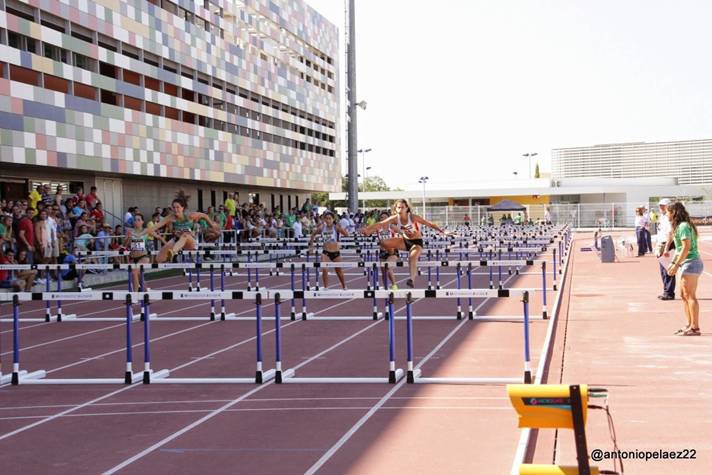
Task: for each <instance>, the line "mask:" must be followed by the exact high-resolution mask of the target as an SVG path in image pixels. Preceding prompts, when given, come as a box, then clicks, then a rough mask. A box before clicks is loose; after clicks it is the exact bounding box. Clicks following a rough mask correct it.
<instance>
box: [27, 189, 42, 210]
mask: <svg viewBox="0 0 712 475" xmlns="http://www.w3.org/2000/svg"><path fill="white" fill-rule="evenodd" d="M29 200H30V208H33V209H37V203H39V202H40V201H41V200H42V185H37V187H36V188H35V189H34V190H32V192H31V193H30V196H29Z"/></svg>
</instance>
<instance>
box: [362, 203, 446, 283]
mask: <svg viewBox="0 0 712 475" xmlns="http://www.w3.org/2000/svg"><path fill="white" fill-rule="evenodd" d="M420 224H423V225H425V226H428V227H429V228H432V229H434V230H436V231H437V232H439V233H441V234H445V235H446V236H451V235H452V233H449V232H445V231H444V230H443V229H442V228H440V226H438V225H436V224H433V223H431V222H430V221H428V220H426V219H424V218H421V217H420V216H418V215H417V214H413V213H412V212H411V210H410V205H409V204H408V201H406V200H404V199H401V200H396V202H395V203H394V204H393V214H392V215H391V216H390V217H388V218H386V219H384V220H383V221H380V222H378V223H376V224H374V225H372V226H366V227H365V228H363V229H362V231H361V232H362V233H363V234H366V235H369V234H371V233H373V231H375V230H376V229H378V228H379V227H383V226H391V225H393V226H394V227H395V228H396V230H397V232H399V233H400V234H401V237H394V238H389V239H385V240H383V241H381V242H380V243H379V245H380V246H381V249H384V250H386V251H389V252H392V251H394V250H402V251H408V269H409V271H410V279H408V280H407V281H406V285H407V286H408V287H410V288H413V287H415V284H414V281H415V276H416V275H417V272H418V257H420V253H421V252H423V235H422V233H421V232H420V226H419V225H420Z"/></svg>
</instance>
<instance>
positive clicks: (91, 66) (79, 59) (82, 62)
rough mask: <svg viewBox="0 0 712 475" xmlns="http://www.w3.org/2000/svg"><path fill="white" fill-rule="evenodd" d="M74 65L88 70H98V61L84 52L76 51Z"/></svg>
mask: <svg viewBox="0 0 712 475" xmlns="http://www.w3.org/2000/svg"><path fill="white" fill-rule="evenodd" d="M74 65H75V66H76V67H78V68H82V69H86V70H87V71H92V72H95V71H96V61H95V60H93V59H92V58H89V57H87V56H84V55H83V54H79V53H74Z"/></svg>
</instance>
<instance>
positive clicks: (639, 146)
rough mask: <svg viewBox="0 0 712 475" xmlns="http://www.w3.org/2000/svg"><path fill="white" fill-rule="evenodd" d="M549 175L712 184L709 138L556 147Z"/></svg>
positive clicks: (711, 146)
mask: <svg viewBox="0 0 712 475" xmlns="http://www.w3.org/2000/svg"><path fill="white" fill-rule="evenodd" d="M551 159H552V163H551V165H552V178H553V180H554V181H556V180H565V179H568V178H603V179H606V178H646V177H663V178H673V179H674V180H675V181H676V184H678V185H705V184H711V183H712V139H707V140H685V141H679V142H653V143H645V142H635V143H620V144H606V145H594V146H591V147H572V148H558V149H554V150H552V152H551Z"/></svg>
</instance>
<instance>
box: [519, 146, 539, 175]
mask: <svg viewBox="0 0 712 475" xmlns="http://www.w3.org/2000/svg"><path fill="white" fill-rule="evenodd" d="M537 155H539V154H538V153H536V152H532V153H523V154H522V157H527V159H528V160H529V179H531V177H532V158H533V157H536V156H537Z"/></svg>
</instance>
